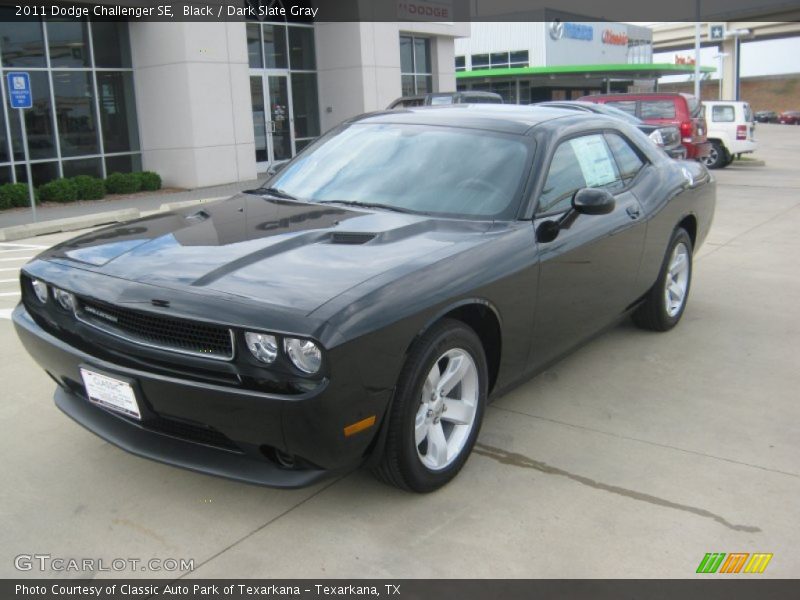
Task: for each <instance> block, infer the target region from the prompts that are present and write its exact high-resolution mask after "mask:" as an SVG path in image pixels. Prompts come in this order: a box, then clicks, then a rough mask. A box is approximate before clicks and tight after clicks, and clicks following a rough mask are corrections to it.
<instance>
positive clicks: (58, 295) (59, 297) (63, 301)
mask: <svg viewBox="0 0 800 600" xmlns="http://www.w3.org/2000/svg"><path fill="white" fill-rule="evenodd" d="M53 297H54V298H55V299H56V302H58V304H59V305H60V306H61V308H63V309H64V310H68V311H69V312H74V311H75V295H74V294H71V293H70V292H65V291H64V290H60V289H58V288H53Z"/></svg>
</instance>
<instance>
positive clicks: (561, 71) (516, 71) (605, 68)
mask: <svg viewBox="0 0 800 600" xmlns="http://www.w3.org/2000/svg"><path fill="white" fill-rule="evenodd" d="M714 71H716V69H715V68H714V67H703V66H701V67H700V72H701V73H713V72H714ZM693 73H694V65H675V64H672V63H639V64H636V63H634V64H610V65H563V66H557V67H506V68H503V69H478V70H473V71H456V79H457V80H467V81H470V80H475V79H486V78H490V79H497V78H504V79H509V78H516V77H542V76H544V77H548V78H551V79H555V78H558V77H576V76H584V77H587V78H592V79H657V78H659V77H663V76H665V75H692V74H693Z"/></svg>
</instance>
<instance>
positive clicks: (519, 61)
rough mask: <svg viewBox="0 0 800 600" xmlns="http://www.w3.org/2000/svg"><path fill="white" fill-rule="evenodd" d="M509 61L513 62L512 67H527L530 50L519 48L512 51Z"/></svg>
mask: <svg viewBox="0 0 800 600" xmlns="http://www.w3.org/2000/svg"><path fill="white" fill-rule="evenodd" d="M509 62H510V63H511V66H512V67H527V66H528V51H527V50H518V51H516V52H512V53H511V56H510V57H509Z"/></svg>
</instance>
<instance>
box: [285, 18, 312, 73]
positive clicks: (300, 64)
mask: <svg viewBox="0 0 800 600" xmlns="http://www.w3.org/2000/svg"><path fill="white" fill-rule="evenodd" d="M289 64H290V66H291V68H292V69H293V70H300V71H313V70H314V69H316V68H317V59H316V56H315V54H314V30H313V29H311V28H310V27H289Z"/></svg>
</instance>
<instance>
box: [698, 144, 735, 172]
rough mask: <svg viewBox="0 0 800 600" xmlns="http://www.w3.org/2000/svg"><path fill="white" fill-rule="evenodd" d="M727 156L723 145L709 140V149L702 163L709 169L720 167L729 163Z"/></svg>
mask: <svg viewBox="0 0 800 600" xmlns="http://www.w3.org/2000/svg"><path fill="white" fill-rule="evenodd" d="M728 156H729V155H728V151H727V150H725V146H723V145H722V144H721V143H720V142H718V141H716V140H714V141H712V142H711V150H710V151H709V153H708V156H706V157H704V158H703V164H704V165H705V166H706V167H708V168H709V169H721V168H723V167H726V166H727V165H728V164H729V163H728Z"/></svg>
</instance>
